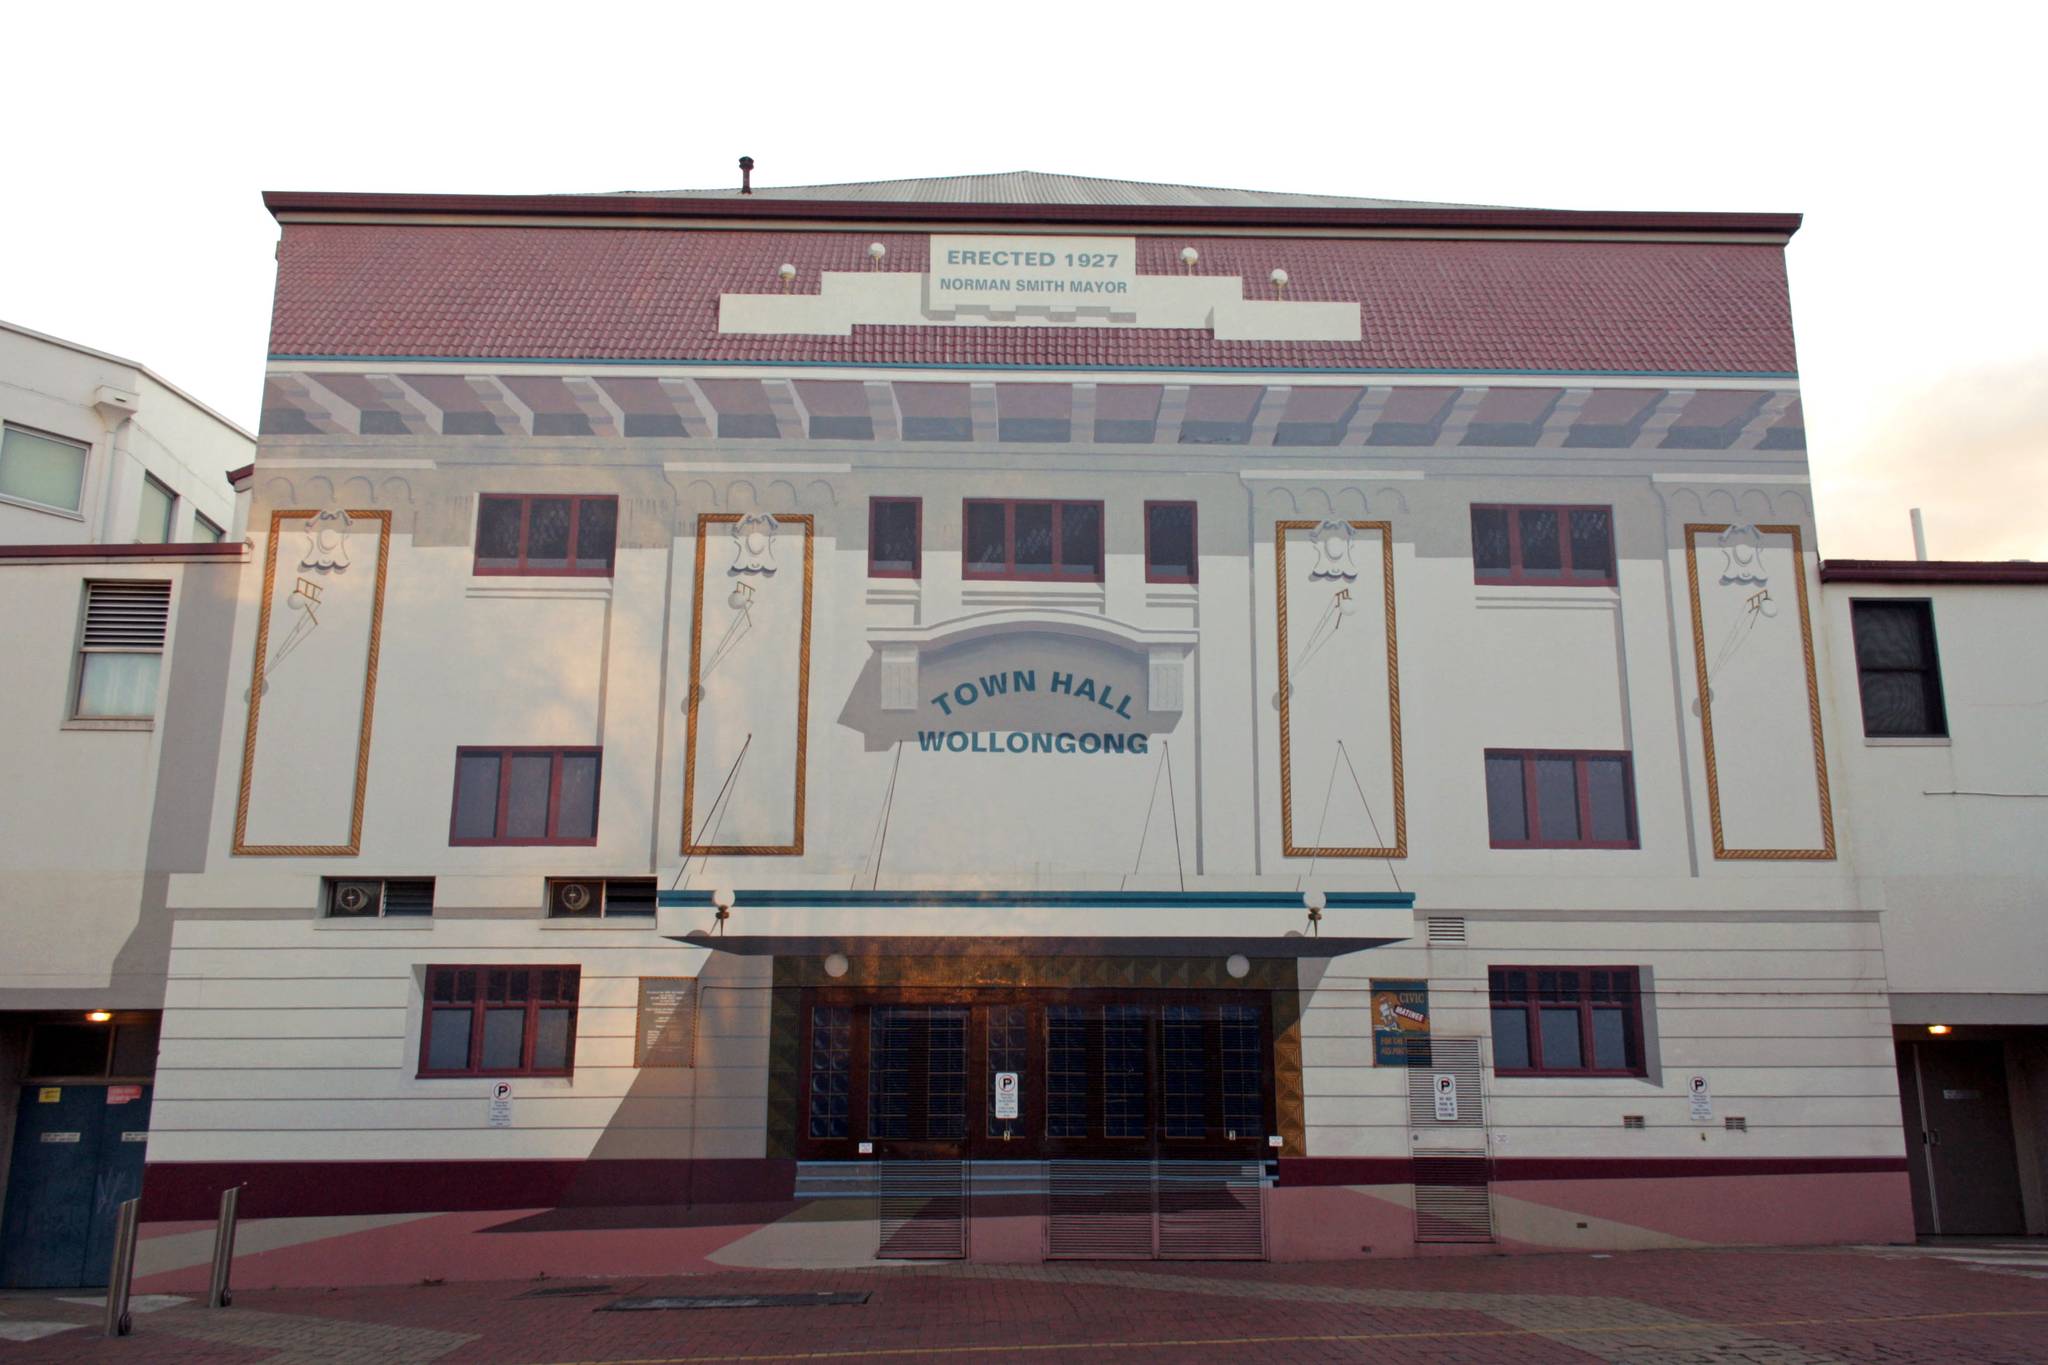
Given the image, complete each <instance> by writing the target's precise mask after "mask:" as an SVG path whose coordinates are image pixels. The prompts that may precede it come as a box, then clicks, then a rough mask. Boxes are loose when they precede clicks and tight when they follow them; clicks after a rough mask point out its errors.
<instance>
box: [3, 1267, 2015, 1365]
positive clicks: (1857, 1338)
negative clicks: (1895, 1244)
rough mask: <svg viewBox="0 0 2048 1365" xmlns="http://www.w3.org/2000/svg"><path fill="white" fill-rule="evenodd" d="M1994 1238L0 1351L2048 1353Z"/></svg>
mask: <svg viewBox="0 0 2048 1365" xmlns="http://www.w3.org/2000/svg"><path fill="white" fill-rule="evenodd" d="M2013 1254H2014V1255H2015V1256H2016V1257H2017V1260H2016V1262H2015V1263H2014V1267H2013V1268H2008V1269H2002V1270H2001V1269H1999V1268H1997V1267H1994V1268H1993V1269H1992V1271H1991V1272H1990V1273H1986V1270H1985V1267H1984V1266H1982V1265H1974V1264H1969V1263H1964V1262H1962V1261H1958V1260H1950V1259H1945V1258H1943V1257H1942V1256H1940V1255H1926V1254H1916V1252H1915V1249H1913V1248H1903V1249H1899V1250H1896V1251H1894V1250H1890V1249H1876V1250H1871V1249H1851V1248H1829V1249H1772V1250H1749V1251H1679V1252H1640V1253H1632V1254H1622V1255H1615V1256H1606V1255H1601V1256H1588V1255H1552V1256H1499V1255H1496V1256H1486V1257H1477V1258H1466V1259H1460V1260H1455V1261H1448V1260H1417V1259H1409V1260H1401V1261H1377V1262H1359V1261H1352V1262H1347V1263H1330V1262H1326V1263H1321V1264H1313V1265H1309V1264H1295V1265H1272V1264H1243V1265H1221V1264H1202V1265H1196V1264H1166V1263H1156V1262H1099V1261H1098V1262H1067V1263H1061V1264H1052V1265H1028V1266H1027V1265H1014V1266H989V1265H964V1264H957V1263H955V1264H945V1265H934V1264H929V1263H927V1264H923V1265H915V1266H901V1267H895V1268H887V1269H881V1268H865V1269H848V1270H837V1271H761V1270H751V1271H726V1272H721V1273H717V1274H707V1275H699V1276H673V1275H672V1276H666V1277H662V1278H647V1279H641V1278H631V1277H628V1278H624V1279H613V1280H609V1281H606V1282H602V1285H601V1286H600V1285H599V1284H596V1283H592V1282H588V1281H560V1280H547V1281H534V1280H523V1281H509V1282H508V1281H496V1282H475V1283H469V1284H459V1285H458V1284H437V1285H415V1286H391V1287H384V1288H374V1289H349V1290H338V1291H326V1290H309V1289H293V1290H254V1289H243V1290H240V1291H238V1293H237V1295H236V1300H235V1304H234V1306H233V1307H231V1308H228V1309H224V1310H218V1311H209V1310H206V1309H203V1308H200V1307H198V1306H196V1304H192V1303H187V1304H183V1305H179V1306H176V1307H171V1308H167V1309H163V1310H162V1311H157V1312H151V1313H146V1314H143V1315H140V1316H139V1317H138V1318H137V1327H136V1332H135V1335H134V1336H132V1337H129V1338H127V1339H124V1340H118V1341H109V1340H105V1339H103V1338H100V1337H99V1336H97V1335H96V1334H95V1333H94V1331H93V1330H92V1329H91V1328H90V1327H89V1326H87V1325H86V1324H87V1322H88V1320H89V1319H90V1318H91V1316H92V1314H91V1310H90V1309H89V1308H88V1307H86V1306H82V1305H75V1304H65V1303H63V1302H62V1301H61V1300H45V1299H40V1298H22V1297H0V1328H4V1326H5V1324H6V1322H7V1321H8V1320H10V1319H24V1318H27V1317H29V1316H32V1315H36V1314H43V1315H69V1316H68V1318H66V1319H65V1320H68V1321H73V1322H77V1323H79V1324H80V1325H79V1326H78V1327H77V1328H76V1329H74V1330H71V1331H62V1332H58V1333H56V1334H54V1335H50V1336H47V1337H44V1338H42V1339H40V1340H35V1341H28V1342H22V1343H20V1344H16V1345H9V1344H6V1342H5V1340H4V1338H0V1359H4V1360H6V1361H9V1362H13V1361H20V1362H23V1365H40V1363H41V1362H57V1361H149V1362H152V1365H154V1363H155V1362H168V1363H170V1365H176V1363H178V1362H185V1361H234V1362H239V1361H283V1360H306V1359H318V1360H322V1361H331V1362H336V1363H337V1365H349V1363H350V1362H356V1361H370V1360H376V1361H386V1362H389V1361H416V1362H425V1361H437V1360H448V1361H503V1362H530V1363H538V1362H570V1361H583V1362H597V1361H636V1362H641V1365H654V1363H655V1362H674V1363H675V1365H681V1362H690V1361H700V1362H701V1361H776V1360H799V1359H812V1360H816V1359H835V1360H845V1361H862V1360H872V1361H932V1362H937V1361H948V1360H968V1359H997V1360H1001V1359H1015V1360H1024V1359H1032V1360H1053V1361H1081V1360H1101V1359H1116V1360H1134V1361H1135V1360H1162V1361H1164V1360H1172V1361H1218V1362H1222V1361H1230V1362H1237V1361H1297V1360H1298V1361H1309V1360H1315V1361H1322V1360H1371V1361H1374V1362H1380V1363H1382V1365H1402V1363H1404V1362H1430V1365H1457V1363H1459V1362H1467V1363H1469V1362H1508V1363H1509V1365H1521V1363H1522V1362H1529V1363H1530V1365H1548V1363H1549V1362H1585V1361H1615V1362H1662V1363H1663V1365H1681V1363H1682V1365H1724V1362H1725V1365H1752V1363H1753V1362H1759V1361H1769V1362H1772V1365H1900V1363H1903V1362H1915V1363H1916V1365H1917V1363H1921V1362H1926V1363H1930V1365H1931V1363H1932V1362H1945V1361H1971V1362H1979V1363H1980V1365H2015V1363H2016V1362H2022V1361H2027V1362H2038V1361H2041V1360H2042V1359H2044V1356H2048V1351H2044V1348H2043V1343H2044V1341H2048V1278H2040V1277H2038V1276H2037V1275H2036V1274H2035V1273H2034V1272H2031V1271H2028V1270H2026V1269H2024V1268H2023V1267H2024V1265H2026V1264H2029V1263H2031V1262H2033V1261H2034V1260H2039V1259H2048V1245H2043V1246H2042V1248H2041V1252H2040V1253H2039V1254H2038V1255H2027V1254H2025V1249H2024V1248H2022V1249H2021V1251H2020V1252H2017V1253H2013ZM536 1290H547V1291H553V1292H550V1293H545V1294H539V1295H536V1293H535V1291H536ZM563 1290H568V1291H572V1292H570V1293H567V1294H564V1293H562V1292H561V1291H563ZM584 1291H588V1292H584ZM818 1291H852V1292H855V1293H864V1294H866V1295H867V1299H866V1301H865V1302H864V1303H861V1304H858V1305H845V1306H831V1307H729V1308H712V1309H700V1310H691V1311H676V1310H670V1311H651V1312H617V1311H607V1310H608V1309H609V1308H610V1305H612V1304H613V1303H614V1302H615V1301H616V1300H618V1299H619V1298H620V1297H621V1296H625V1295H634V1296H648V1295H742V1294H770V1293H781V1294H792V1293H794V1294H811V1293H816V1292H818Z"/></svg>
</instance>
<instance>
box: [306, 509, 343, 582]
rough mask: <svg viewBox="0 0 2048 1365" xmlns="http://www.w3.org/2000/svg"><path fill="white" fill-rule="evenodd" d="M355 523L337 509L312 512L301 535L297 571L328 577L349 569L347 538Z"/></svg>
mask: <svg viewBox="0 0 2048 1365" xmlns="http://www.w3.org/2000/svg"><path fill="white" fill-rule="evenodd" d="M354 529H355V521H354V519H353V518H351V517H350V516H349V514H348V513H347V512H344V511H342V510H341V509H339V508H329V509H328V510H327V511H325V512H315V513H314V514H313V515H312V516H310V517H308V518H306V524H305V525H304V526H303V527H301V528H300V531H301V533H302V534H304V536H305V537H306V546H305V549H304V551H303V552H302V553H301V554H300V555H299V567H300V568H302V569H314V570H317V571H319V572H321V573H328V572H332V571H338V570H341V569H346V568H347V567H348V537H349V533H350V532H351V531H353V530H354Z"/></svg>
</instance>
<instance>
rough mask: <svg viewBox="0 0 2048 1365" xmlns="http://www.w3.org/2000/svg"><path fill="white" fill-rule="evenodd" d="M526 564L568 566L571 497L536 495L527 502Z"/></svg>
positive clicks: (549, 566)
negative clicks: (537, 496)
mask: <svg viewBox="0 0 2048 1365" xmlns="http://www.w3.org/2000/svg"><path fill="white" fill-rule="evenodd" d="M526 567H527V568H529V569H566V568H568V567H569V500H568V499H567V498H535V499H533V500H532V501H531V502H529V503H528V504H527V514H526Z"/></svg>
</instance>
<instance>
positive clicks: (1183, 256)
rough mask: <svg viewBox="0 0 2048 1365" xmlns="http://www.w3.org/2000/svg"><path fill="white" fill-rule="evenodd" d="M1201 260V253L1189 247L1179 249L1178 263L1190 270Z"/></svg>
mask: <svg viewBox="0 0 2048 1365" xmlns="http://www.w3.org/2000/svg"><path fill="white" fill-rule="evenodd" d="M1201 259H1202V253H1201V252H1199V251H1197V250H1195V249H1194V248H1193V247H1191V246H1184V247H1182V248H1181V249H1180V263H1181V264H1182V265H1184V266H1187V267H1189V268H1190V269H1192V268H1193V267H1194V264H1195V262H1196V261H1199V260H1201Z"/></svg>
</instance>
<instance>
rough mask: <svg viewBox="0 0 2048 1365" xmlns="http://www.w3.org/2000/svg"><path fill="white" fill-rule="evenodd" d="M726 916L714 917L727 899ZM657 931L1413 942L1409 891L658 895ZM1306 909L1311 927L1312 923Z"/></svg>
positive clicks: (1031, 940)
mask: <svg viewBox="0 0 2048 1365" xmlns="http://www.w3.org/2000/svg"><path fill="white" fill-rule="evenodd" d="M728 894H729V904H728V905H727V907H726V908H727V912H728V913H727V916H726V918H725V920H724V921H723V922H721V921H720V920H719V918H718V911H719V908H720V907H719V901H720V900H724V899H727V896H728ZM659 905H660V911H659V914H660V918H659V921H658V923H659V927H660V932H661V933H662V935H663V936H664V937H667V938H672V939H677V940H680V941H682V942H686V943H689V944H691V945H693V946H695V947H702V948H713V949H718V950H721V951H724V952H731V953H752V954H785V955H795V954H817V953H832V952H850V951H856V950H865V951H869V952H873V951H882V952H890V953H914V954H919V955H927V956H939V955H947V954H954V955H964V954H982V953H988V952H997V951H1008V952H1026V953H1030V954H1032V955H1036V956H1045V955H1052V954H1060V955H1065V954H1081V955H1095V954H1101V953H1105V952H1114V953H1119V954H1131V953H1153V952H1171V953H1176V954H1187V953H1202V952H1215V953H1224V954H1228V953H1239V952H1241V953H1245V954H1247V955H1250V956H1255V957H1335V956H1338V955H1339V954H1342V953H1353V952H1358V951H1360V950H1361V949H1365V948H1377V947H1380V946H1382V945H1384V944H1388V943H1396V942H1400V941H1402V940H1404V939H1408V938H1411V937H1413V935H1414V932H1415V897H1414V895H1413V894H1412V893H1409V892H1386V891H1330V892H1316V891H1311V892H1307V893H1303V892H1298V891H891V890H876V891H845V890H788V889H773V888H747V887H738V888H734V889H733V890H732V891H731V892H730V893H721V892H714V891H712V890H710V889H705V888H698V889H688V890H679V891H663V892H661V893H660V899H659ZM1312 908H1313V913H1314V917H1313V918H1312V917H1311V915H1312Z"/></svg>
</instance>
